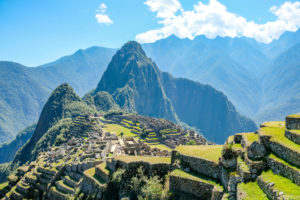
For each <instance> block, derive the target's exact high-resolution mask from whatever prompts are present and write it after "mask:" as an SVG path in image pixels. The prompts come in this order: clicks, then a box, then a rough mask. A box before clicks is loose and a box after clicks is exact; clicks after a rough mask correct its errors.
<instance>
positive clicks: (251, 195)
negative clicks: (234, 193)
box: [238, 182, 268, 200]
mask: <svg viewBox="0 0 300 200" xmlns="http://www.w3.org/2000/svg"><path fill="white" fill-rule="evenodd" d="M238 190H239V191H241V192H242V193H243V195H242V196H241V199H243V200H253V199H256V200H268V197H267V195H266V194H265V193H264V192H263V191H262V190H261V189H260V187H259V185H258V184H257V182H248V183H241V184H238Z"/></svg>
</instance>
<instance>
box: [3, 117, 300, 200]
mask: <svg viewBox="0 0 300 200" xmlns="http://www.w3.org/2000/svg"><path fill="white" fill-rule="evenodd" d="M82 119H83V118H82ZM92 119H93V120H96V121H97V122H99V124H100V127H101V129H99V130H97V131H94V132H93V131H90V132H89V133H88V134H87V135H86V137H84V138H81V139H75V138H72V139H70V140H68V141H67V143H63V144H61V145H60V146H57V147H54V148H52V149H51V150H50V151H46V152H42V153H40V154H39V157H38V159H37V160H35V161H34V162H31V163H29V164H27V165H24V166H22V167H19V168H18V170H17V172H15V173H14V174H11V175H10V176H9V177H8V183H2V184H1V185H0V186H1V188H0V191H1V193H0V194H2V195H3V196H4V199H23V198H29V199H30V198H33V197H37V196H39V197H40V199H87V198H91V199H122V198H125V199H126V198H128V199H136V198H138V199H212V200H225V199H230V200H231V199H237V200H252V199H257V200H258V199H259V200H260V199H291V200H292V199H293V200H296V199H300V143H299V138H300V134H299V131H300V116H298V115H291V116H287V117H286V122H266V123H264V124H262V125H261V127H260V129H259V130H258V131H256V132H251V133H237V134H235V135H233V136H230V137H229V138H228V139H227V141H226V143H225V144H224V145H207V144H202V145H179V146H176V148H175V149H173V150H172V153H171V154H168V153H166V152H167V151H164V150H163V149H161V150H160V151H159V152H157V151H155V150H153V149H152V148H151V145H167V143H166V142H165V141H166V140H167V139H165V140H164V139H163V136H166V137H168V138H169V139H170V138H171V139H172V137H173V135H176V136H177V137H178V133H181V134H180V136H182V137H192V132H186V131H184V130H181V129H180V128H179V127H172V122H168V121H161V120H160V119H152V118H150V119H148V120H146V119H147V118H146V117H142V116H138V115H116V114H114V115H106V116H105V117H100V116H97V117H92V116H90V117H89V120H92ZM89 120H87V121H89ZM177 128H178V129H177ZM175 130H176V131H177V132H176V131H175ZM175 132H176V133H175ZM127 136H130V137H127ZM177 137H175V138H177ZM141 138H144V139H143V141H144V142H142V141H141V140H142V139H141ZM138 139H140V141H138V142H136V141H137V140H138ZM171 139H170V140H171ZM173 140H174V141H176V139H173ZM137 146H139V148H136V147H137ZM121 147H122V148H121ZM132 147H134V149H132ZM147 149H148V150H149V149H152V150H151V153H149V151H148V153H147ZM131 150H133V151H131ZM164 153H166V154H164ZM96 155H97V156H96Z"/></svg>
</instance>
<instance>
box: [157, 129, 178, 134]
mask: <svg viewBox="0 0 300 200" xmlns="http://www.w3.org/2000/svg"><path fill="white" fill-rule="evenodd" d="M159 132H160V133H161V134H169V133H174V132H177V130H176V129H162V130H160V131H159Z"/></svg>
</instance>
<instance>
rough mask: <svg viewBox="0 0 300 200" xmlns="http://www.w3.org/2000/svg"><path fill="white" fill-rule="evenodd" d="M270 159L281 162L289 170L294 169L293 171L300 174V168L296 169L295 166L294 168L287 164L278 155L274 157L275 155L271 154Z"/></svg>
mask: <svg viewBox="0 0 300 200" xmlns="http://www.w3.org/2000/svg"><path fill="white" fill-rule="evenodd" d="M269 157H270V158H271V159H273V160H276V161H277V162H280V163H282V164H284V165H286V166H288V167H289V168H292V169H294V170H297V171H299V173H300V169H299V168H297V167H295V166H293V165H291V164H289V163H287V162H286V161H285V160H282V159H281V158H279V157H277V156H276V155H274V154H272V153H271V154H270V155H269Z"/></svg>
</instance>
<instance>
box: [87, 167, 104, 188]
mask: <svg viewBox="0 0 300 200" xmlns="http://www.w3.org/2000/svg"><path fill="white" fill-rule="evenodd" d="M83 173H84V175H85V176H87V177H90V178H92V179H94V180H96V181H98V182H99V183H100V184H101V185H103V184H105V183H106V182H105V181H104V180H102V179H101V178H99V177H98V176H97V175H96V168H95V167H93V168H90V169H88V170H85V171H84V172H83Z"/></svg>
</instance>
